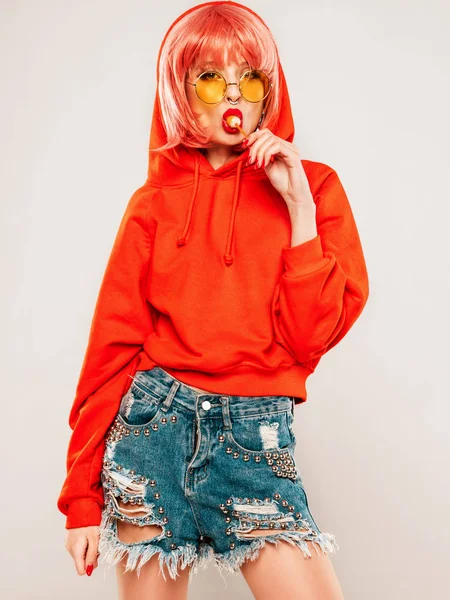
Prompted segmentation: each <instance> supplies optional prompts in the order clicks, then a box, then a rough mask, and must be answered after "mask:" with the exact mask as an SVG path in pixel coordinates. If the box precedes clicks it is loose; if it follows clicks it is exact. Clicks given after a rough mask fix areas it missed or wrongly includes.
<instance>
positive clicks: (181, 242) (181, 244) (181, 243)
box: [177, 237, 186, 246]
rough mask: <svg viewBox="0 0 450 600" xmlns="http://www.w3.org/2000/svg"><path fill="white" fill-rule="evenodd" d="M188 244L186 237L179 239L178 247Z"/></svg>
mask: <svg viewBox="0 0 450 600" xmlns="http://www.w3.org/2000/svg"><path fill="white" fill-rule="evenodd" d="M185 244H186V238H185V237H179V238H178V239H177V246H184V245H185Z"/></svg>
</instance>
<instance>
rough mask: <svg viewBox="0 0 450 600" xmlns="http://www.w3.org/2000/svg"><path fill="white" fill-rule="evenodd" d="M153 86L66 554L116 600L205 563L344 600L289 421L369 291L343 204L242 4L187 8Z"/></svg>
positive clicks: (90, 388)
mask: <svg viewBox="0 0 450 600" xmlns="http://www.w3.org/2000/svg"><path fill="white" fill-rule="evenodd" d="M157 75H158V86H157V92H156V99H155V104H154V113H153V121H152V126H151V135H150V148H149V152H150V154H149V169H148V178H147V181H146V183H145V184H144V185H143V186H142V187H140V188H139V189H138V190H137V191H136V192H135V193H134V194H133V195H132V197H131V200H130V201H129V203H128V206H127V209H126V211H125V214H124V217H123V219H122V222H121V224H120V227H119V231H118V234H117V237H116V239H115V242H114V246H113V249H112V252H111V256H110V258H109V261H108V264H107V266H106V270H105V274H104V277H103V281H102V284H101V288H100V292H99V296H98V300H97V304H96V308H95V313H94V317H93V321H92V326H91V331H90V335H89V341H88V346H87V350H86V354H85V358H84V363H83V366H82V370H81V374H80V378H79V382H78V386H77V390H76V398H75V400H74V403H73V407H72V410H71V413H70V419H69V423H70V426H71V428H72V429H73V433H72V437H71V440H70V444H69V450H68V458H67V467H68V472H67V478H66V480H65V482H64V485H63V488H62V490H61V494H60V496H59V499H58V507H59V509H60V510H61V512H63V513H64V514H65V515H66V516H67V521H66V528H67V530H68V531H67V534H66V548H67V549H68V550H69V552H70V553H71V555H72V556H73V558H74V561H75V565H76V568H77V571H78V573H79V574H80V575H81V574H84V573H86V574H88V575H90V574H91V573H92V570H93V569H95V568H96V567H97V565H98V556H100V560H101V561H103V562H104V563H105V564H107V565H116V570H117V578H118V585H119V591H120V597H121V598H122V599H127V598H133V599H134V600H137V599H139V598H146V599H148V598H159V599H161V598H170V599H171V600H174V599H175V600H176V599H179V598H186V594H187V587H188V581H189V580H190V578H191V576H192V575H193V574H194V573H196V572H197V571H198V569H199V568H200V566H204V565H205V564H207V562H208V561H209V559H210V558H213V559H214V560H215V563H216V565H217V566H218V567H219V570H220V572H222V570H228V571H229V572H231V573H236V572H239V570H240V571H241V572H242V573H243V575H244V577H245V579H246V581H247V582H248V584H249V586H250V588H251V590H252V592H253V594H254V595H255V597H256V598H258V599H263V598H269V597H270V598H272V597H278V596H279V597H282V598H284V599H288V598H298V597H299V594H301V597H302V598H305V599H308V598H318V597H320V598H321V600H337V599H341V598H342V597H343V596H342V591H341V589H340V587H339V583H338V581H337V578H336V575H335V573H334V570H333V567H332V564H331V562H330V559H329V555H330V554H331V553H332V552H333V551H335V550H336V549H338V545H337V543H336V541H335V538H334V536H333V534H331V533H324V532H322V531H321V530H320V529H319V526H318V524H317V523H316V521H315V520H314V518H313V516H312V513H311V510H310V508H309V506H308V501H307V496H306V491H305V485H304V482H303V480H302V477H301V474H300V471H299V466H298V464H297V461H296V459H295V457H294V451H295V446H296V438H295V433H294V428H293V422H294V406H295V405H296V404H301V403H303V402H305V401H306V397H307V394H306V386H305V383H306V379H307V378H308V376H309V375H310V374H311V373H312V372H313V371H314V370H315V368H316V366H317V364H318V363H319V361H320V359H321V357H322V356H323V355H324V354H325V353H326V352H327V351H329V350H330V349H331V348H332V347H333V346H335V345H336V344H337V343H338V342H339V341H340V340H341V339H342V338H343V337H344V336H345V335H346V333H347V332H348V331H349V329H350V328H351V327H352V325H353V323H354V322H355V321H356V319H357V318H358V316H359V315H360V313H361V312H362V310H363V307H364V305H365V303H366V301H367V297H368V277H367V271H366V266H365V261H364V256H363V252H362V248H361V243H360V239H359V236H358V231H357V228H356V224H355V221H354V218H353V215H352V211H351V208H350V205H349V202H348V199H347V197H346V194H345V191H344V189H343V187H342V184H341V182H340V180H339V178H338V175H337V174H336V172H335V171H334V170H333V169H332V168H331V167H329V166H327V165H326V164H323V163H318V162H313V161H308V160H304V159H301V156H300V151H299V148H298V147H297V146H296V145H295V144H294V143H293V141H292V140H293V138H294V124H293V118H292V113H291V108H290V100H289V95H288V91H287V85H286V81H285V78H284V74H283V70H282V68H281V65H280V62H279V56H278V52H277V47H276V43H275V41H274V39H273V37H272V35H271V33H270V31H269V29H268V28H267V26H266V25H265V24H264V22H263V21H262V19H261V18H260V17H258V16H257V15H256V14H255V13H254V12H253V11H251V10H250V9H248V8H246V7H245V6H242V5H241V4H238V3H236V2H206V3H204V4H201V5H198V6H196V7H194V8H191V9H190V10H188V11H186V12H185V13H183V14H182V15H181V16H180V17H179V18H178V19H177V20H176V21H175V22H174V23H173V24H172V26H171V27H170V28H169V30H168V32H167V34H166V35H165V37H164V40H163V42H162V45H161V48H160V52H159V56H158V66H157ZM230 115H232V116H237V117H238V118H239V121H238V122H234V123H231V124H230V123H228V122H227V120H226V119H227V117H228V116H230ZM238 125H239V127H237V126H238ZM154 555H155V556H154ZM153 556H154V558H153V560H151V559H152V557H153ZM167 574H168V575H169V577H167ZM264 590H266V591H264Z"/></svg>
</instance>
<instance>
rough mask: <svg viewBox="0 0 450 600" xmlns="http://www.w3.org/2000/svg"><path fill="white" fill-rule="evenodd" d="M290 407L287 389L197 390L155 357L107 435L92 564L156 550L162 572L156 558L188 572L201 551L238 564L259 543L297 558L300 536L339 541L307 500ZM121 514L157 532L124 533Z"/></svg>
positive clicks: (230, 568)
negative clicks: (125, 536)
mask: <svg viewBox="0 0 450 600" xmlns="http://www.w3.org/2000/svg"><path fill="white" fill-rule="evenodd" d="M294 406H295V404H294V398H293V397H292V396H232V395H227V394H215V393H201V392H200V391H197V390H196V389H195V388H193V387H191V386H189V385H187V384H185V383H183V382H181V381H179V380H178V379H176V378H175V377H173V376H172V375H170V374H169V373H167V372H166V371H165V370H164V369H163V368H161V367H159V366H155V367H154V368H152V369H150V370H148V371H137V372H136V373H135V376H134V377H133V381H132V383H131V386H130V388H129V389H128V391H127V392H126V394H125V395H124V396H123V398H122V399H121V403H120V407H119V410H118V413H117V415H116V417H115V420H114V422H113V423H112V425H111V426H110V427H109V429H108V432H107V436H106V440H105V451H104V455H103V464H102V471H101V481H102V486H103V492H104V499H105V503H104V508H103V512H102V521H101V525H100V540H99V552H100V557H99V562H100V564H101V563H103V564H105V565H107V566H111V565H115V564H117V563H118V562H119V561H120V560H121V559H122V558H123V559H126V564H125V561H124V562H123V565H124V566H125V571H129V570H134V569H136V571H137V575H138V576H139V572H140V569H141V567H142V566H143V565H144V564H145V563H146V562H147V561H148V560H149V559H150V558H151V557H152V556H153V555H154V554H159V563H160V569H159V570H160V573H161V574H162V575H163V577H164V579H165V580H166V577H165V574H164V566H165V567H166V569H167V571H168V573H169V575H170V577H172V578H173V579H175V578H176V577H177V575H178V567H179V568H181V569H184V568H186V567H187V566H189V567H190V575H189V580H190V579H191V578H192V576H193V575H194V574H195V573H196V572H197V571H198V569H199V568H200V567H203V566H206V564H207V563H208V562H209V559H210V558H214V561H215V564H216V565H217V567H218V569H219V572H220V574H221V575H222V571H223V570H224V571H227V572H229V573H233V574H234V573H237V572H239V567H240V566H241V565H242V563H243V562H244V561H245V560H247V559H252V560H254V559H255V558H256V557H257V556H258V554H259V552H260V549H261V548H262V547H263V546H264V545H265V543H266V542H270V543H273V544H278V543H279V542H280V541H281V540H284V541H286V542H288V543H290V544H292V545H295V546H297V547H298V548H300V549H301V550H302V551H303V554H304V557H305V558H308V557H311V552H310V549H309V547H308V544H307V543H306V541H310V542H312V544H311V547H314V548H316V551H317V553H319V554H320V552H322V553H326V552H327V553H333V552H334V551H336V550H338V549H339V547H338V545H337V543H336V541H335V537H334V535H333V534H331V533H322V532H321V531H320V529H319V527H318V525H317V523H316V522H315V520H314V518H313V517H312V514H311V511H310V509H309V507H308V501H307V498H306V492H305V488H304V485H303V481H302V478H301V475H300V473H299V471H298V467H297V465H296V461H295V457H294V450H295V446H296V438H295V434H294V430H293V421H294ZM119 502H120V504H119ZM119 520H121V521H124V522H127V523H132V524H134V525H136V526H137V527H139V526H141V527H142V526H144V525H158V526H159V529H160V531H158V533H157V535H156V537H151V538H149V539H145V535H144V536H139V537H137V539H139V540H141V538H142V537H144V540H143V541H137V542H129V541H128V542H125V541H121V540H120V539H119V538H120V535H118V528H117V524H118V521H119ZM119 529H120V527H119ZM252 532H256V534H255V533H254V534H253V537H252V535H251V533H252ZM152 533H153V536H154V531H153V532H152Z"/></svg>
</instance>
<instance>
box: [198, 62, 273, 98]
mask: <svg viewBox="0 0 450 600" xmlns="http://www.w3.org/2000/svg"><path fill="white" fill-rule="evenodd" d="M251 72H257V73H262V74H263V75H264V76H265V77H267V81H268V82H269V89H268V91H267V94H266V95H265V96H263V98H261V100H247V98H246V97H245V96H244V94H243V92H242V90H241V80H242V78H243V77H244V75H246V74H247V73H251ZM206 73H217V75H219V76H220V77H221V78H222V79H223V81H224V83H225V89H224V92H223V96H222V98H221V99H220V100H217V102H206V100H203V98H200V96H199V95H198V92H197V83H198V80H199V79H200V77H202V75H205V74H206ZM186 83H188V84H189V85H193V86H194V88H195V93H196V94H197V98H198V99H199V100H201V101H202V102H204V103H205V104H219V102H222V100H223V99H224V98H225V94H226V93H227V90H228V86H229V85H238V86H239V91H240V93H241V96H242V97H243V98H244V99H245V100H246V101H247V102H251V103H252V104H257V103H258V102H262V101H263V100H265V99H266V98H267V96H268V95H269V94H270V90H271V89H272V83H271V81H270V78H269V76H268V75H267V73H265V72H264V71H261V69H247V70H246V71H244V72H243V73H242V75H241V76H240V77H239V83H228V81H227V80H226V79H225V77H224V76H223V75H222V73H219V71H216V70H215V69H207V70H206V71H203V73H200V75H199V76H198V77H197V79H196V81H195V83H192V82H191V81H186Z"/></svg>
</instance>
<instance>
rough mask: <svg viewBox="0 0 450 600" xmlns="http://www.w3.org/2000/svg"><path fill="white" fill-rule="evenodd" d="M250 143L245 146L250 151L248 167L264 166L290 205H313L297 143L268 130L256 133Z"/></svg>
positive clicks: (249, 138)
mask: <svg viewBox="0 0 450 600" xmlns="http://www.w3.org/2000/svg"><path fill="white" fill-rule="evenodd" d="M247 140H248V142H247V144H245V143H244V147H246V148H249V150H250V151H249V156H248V161H247V165H248V164H254V165H256V168H261V167H262V168H263V169H264V170H265V172H266V174H267V177H268V178H269V180H270V183H271V184H272V185H273V187H274V188H275V189H276V190H277V192H279V193H280V194H281V196H282V197H283V199H284V200H285V202H286V203H287V204H295V205H296V206H298V205H311V204H314V200H313V197H312V194H311V189H310V187H309V182H308V178H307V177H306V173H305V171H304V169H303V165H302V163H301V159H300V151H299V149H298V148H297V146H296V145H295V144H293V143H291V142H287V141H286V140H283V139H282V138H280V137H277V136H276V135H274V134H273V133H272V132H271V131H270V129H267V128H264V129H260V130H259V131H253V132H252V133H251V134H250V135H249V136H248V138H247ZM244 142H245V140H244ZM257 161H259V167H258V162H257ZM272 161H273V162H272Z"/></svg>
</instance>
